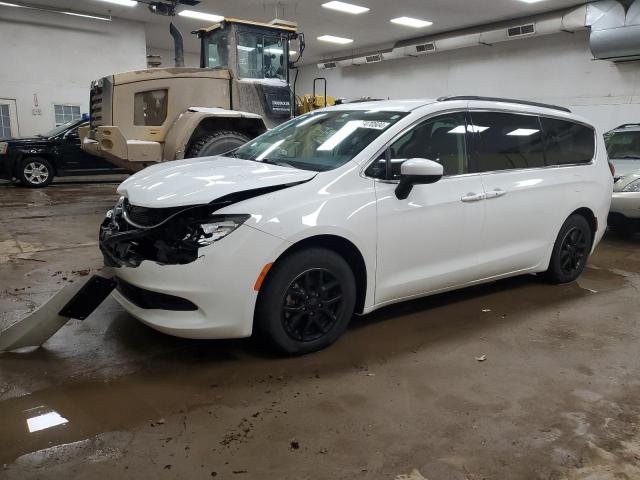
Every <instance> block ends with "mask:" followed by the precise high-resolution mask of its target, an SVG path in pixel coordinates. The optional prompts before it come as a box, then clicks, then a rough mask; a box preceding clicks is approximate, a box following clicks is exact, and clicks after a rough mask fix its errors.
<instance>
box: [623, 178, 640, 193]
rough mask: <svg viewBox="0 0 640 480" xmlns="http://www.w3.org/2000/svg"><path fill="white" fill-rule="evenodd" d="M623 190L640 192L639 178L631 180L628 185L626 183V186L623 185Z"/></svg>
mask: <svg viewBox="0 0 640 480" xmlns="http://www.w3.org/2000/svg"><path fill="white" fill-rule="evenodd" d="M622 191H623V192H627V193H629V192H633V193H640V178H639V179H637V180H634V181H633V182H631V183H630V184H629V185H627V186H626V187H624V188H623V189H622Z"/></svg>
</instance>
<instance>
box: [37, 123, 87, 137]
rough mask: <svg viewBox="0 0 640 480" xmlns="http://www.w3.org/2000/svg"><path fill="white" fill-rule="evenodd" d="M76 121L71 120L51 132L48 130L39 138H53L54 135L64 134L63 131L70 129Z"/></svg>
mask: <svg viewBox="0 0 640 480" xmlns="http://www.w3.org/2000/svg"><path fill="white" fill-rule="evenodd" d="M77 123H78V120H71V121H70V122H67V123H63V124H62V125H60V126H59V127H56V128H54V129H53V130H49V131H48V132H46V133H43V134H42V135H41V136H42V137H47V138H50V137H55V136H56V135H58V134H60V133H62V132H64V131H65V130H67V129H69V128H71V127H72V126H73V125H75V124H77Z"/></svg>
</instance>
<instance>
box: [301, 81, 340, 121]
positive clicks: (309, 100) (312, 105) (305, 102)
mask: <svg viewBox="0 0 640 480" xmlns="http://www.w3.org/2000/svg"><path fill="white" fill-rule="evenodd" d="M320 81H322V82H324V95H316V83H317V82H320ZM335 104H336V99H335V98H334V97H331V96H328V95H327V79H326V78H324V77H318V78H314V79H313V94H312V95H309V94H307V95H303V96H302V97H300V96H296V107H297V108H296V111H297V114H298V115H302V114H304V113H309V112H312V111H313V110H318V109H319V108H324V107H330V106H332V105H335Z"/></svg>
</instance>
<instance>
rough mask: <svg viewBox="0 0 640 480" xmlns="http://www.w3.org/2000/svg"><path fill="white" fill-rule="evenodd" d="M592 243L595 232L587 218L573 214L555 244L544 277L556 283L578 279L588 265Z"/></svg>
mask: <svg viewBox="0 0 640 480" xmlns="http://www.w3.org/2000/svg"><path fill="white" fill-rule="evenodd" d="M592 244H593V232H592V231H591V226H590V225H589V222H588V221H587V219H586V218H584V217H583V216H582V215H571V216H570V217H569V218H568V219H567V220H566V221H565V222H564V225H562V228H561V229H560V233H559V234H558V238H557V239H556V242H555V244H554V245H553V253H552V254H551V261H550V262H549V269H548V270H547V271H546V272H545V273H544V274H543V276H544V278H545V279H546V280H547V281H549V282H551V283H555V284H561V283H570V282H573V281H574V280H576V279H577V278H578V277H579V276H580V275H581V274H582V272H583V271H584V268H585V266H586V265H587V259H588V258H589V253H590V252H591V246H592Z"/></svg>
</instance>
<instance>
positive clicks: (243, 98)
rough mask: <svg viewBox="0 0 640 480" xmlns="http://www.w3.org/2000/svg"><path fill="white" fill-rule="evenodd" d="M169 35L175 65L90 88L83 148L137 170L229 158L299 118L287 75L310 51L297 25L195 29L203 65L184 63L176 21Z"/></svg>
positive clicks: (229, 23) (227, 22)
mask: <svg viewBox="0 0 640 480" xmlns="http://www.w3.org/2000/svg"><path fill="white" fill-rule="evenodd" d="M170 31H171V34H172V36H173V38H174V42H175V46H176V67H173V68H152V69H148V70H140V71H134V72H126V73H118V74H114V75H109V76H106V77H104V78H101V79H99V80H96V81H94V82H93V83H92V85H91V94H90V118H91V121H90V126H89V127H87V128H84V129H83V130H82V131H80V137H81V139H82V148H83V149H84V150H86V151H88V152H90V153H92V154H94V155H98V156H101V157H104V158H105V159H107V160H109V161H111V162H112V163H114V164H116V165H118V166H120V167H123V168H126V169H128V170H131V171H138V170H141V169H142V168H144V167H146V166H148V165H151V164H154V163H157V162H162V161H168V160H179V159H183V158H192V157H204V156H211V155H217V154H221V153H226V152H228V151H230V150H233V149H235V148H236V147H238V146H240V145H242V144H244V143H246V142H247V141H248V140H250V139H251V138H254V137H256V136H258V135H259V134H261V133H263V132H265V131H266V130H267V129H269V128H272V127H274V126H276V125H278V124H280V123H282V122H284V121H286V120H289V119H290V118H291V116H293V115H294V114H295V104H294V103H295V102H293V101H292V98H295V94H294V95H292V92H291V88H290V81H289V72H290V70H291V69H292V68H295V62H297V61H298V60H299V59H300V56H301V54H302V52H303V51H304V35H303V34H302V33H298V32H297V27H296V25H295V24H293V23H290V22H284V21H278V20H274V21H273V22H271V23H260V22H252V21H247V20H237V19H230V18H228V19H224V20H223V21H221V22H220V23H217V24H215V25H213V26H211V27H209V28H206V29H200V30H197V31H195V32H193V33H194V34H196V35H197V36H198V38H199V39H200V42H201V52H200V68H185V67H183V66H182V65H183V64H184V62H183V54H182V51H183V47H182V35H181V34H180V32H179V31H178V29H177V28H175V27H174V26H173V24H172V25H171V30H170ZM294 40H298V42H297V44H296V45H297V48H298V50H297V51H293V50H291V47H290V44H291V42H292V41H294ZM294 48H295V47H294ZM296 55H297V58H296V60H295V61H291V60H290V57H292V56H296Z"/></svg>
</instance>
